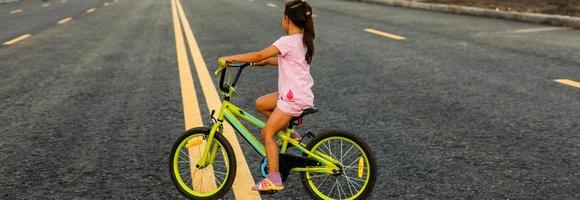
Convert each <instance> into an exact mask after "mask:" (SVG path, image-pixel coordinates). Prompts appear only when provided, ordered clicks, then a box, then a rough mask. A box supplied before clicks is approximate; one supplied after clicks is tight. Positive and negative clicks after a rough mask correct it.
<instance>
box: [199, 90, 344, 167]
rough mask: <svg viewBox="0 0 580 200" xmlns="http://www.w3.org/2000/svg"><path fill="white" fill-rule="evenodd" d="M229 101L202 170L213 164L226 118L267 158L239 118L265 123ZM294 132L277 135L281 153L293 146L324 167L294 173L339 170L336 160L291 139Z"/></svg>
mask: <svg viewBox="0 0 580 200" xmlns="http://www.w3.org/2000/svg"><path fill="white" fill-rule="evenodd" d="M232 89H233V88H232ZM234 92H235V91H234V90H230V93H229V94H226V97H229V96H233V93H234ZM228 99H229V98H225V99H224V101H223V104H222V107H221V109H220V112H219V114H218V116H217V122H216V123H215V124H214V125H213V126H212V127H211V130H210V133H209V135H208V136H207V142H206V145H205V148H204V151H203V154H202V156H201V158H200V161H199V162H198V163H199V166H198V167H200V168H203V167H206V166H208V165H209V164H211V163H213V160H214V158H215V154H216V151H217V146H215V145H211V144H212V143H213V139H214V136H215V134H216V133H220V134H221V131H222V130H221V129H222V125H223V121H224V118H225V119H226V120H227V121H228V123H229V124H231V125H232V126H233V127H234V129H236V131H237V132H238V133H239V134H240V135H241V136H242V137H243V138H244V139H245V140H246V141H247V142H248V143H249V144H250V145H251V146H252V147H253V148H254V149H255V150H256V151H257V152H258V154H260V156H262V157H265V156H266V150H265V148H264V146H263V145H262V144H261V143H260V141H259V140H257V139H256V138H255V137H254V136H253V135H252V134H251V133H250V132H249V131H248V129H247V128H246V127H245V126H244V125H243V124H242V123H240V121H239V120H238V117H239V118H241V119H243V120H244V121H247V122H250V123H251V124H252V125H254V126H256V127H258V128H260V129H261V128H264V126H265V124H264V122H263V121H261V120H260V119H258V118H256V117H254V116H253V115H251V114H250V113H248V112H246V111H244V110H242V109H240V108H239V107H237V106H236V105H234V104H232V103H231V102H229V100H228ZM292 132H293V129H287V130H286V131H285V132H279V133H278V134H277V137H278V138H279V139H280V140H281V142H282V147H281V148H280V153H286V150H287V148H288V145H292V146H294V147H296V148H297V149H298V150H299V151H301V152H303V153H305V154H307V155H308V156H309V157H310V158H312V159H314V160H317V161H318V162H320V163H321V164H322V165H323V166H320V167H305V168H300V167H298V168H293V169H292V171H298V172H317V173H329V174H332V173H335V172H336V171H337V170H339V167H338V166H337V165H336V164H334V163H338V161H336V160H335V159H334V158H332V157H330V156H328V155H326V154H324V153H321V152H318V151H315V152H311V151H309V150H308V149H306V147H305V146H304V145H303V144H300V142H298V141H296V140H294V139H291V138H290V135H291V134H292Z"/></svg>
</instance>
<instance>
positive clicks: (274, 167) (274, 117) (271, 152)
mask: <svg viewBox="0 0 580 200" xmlns="http://www.w3.org/2000/svg"><path fill="white" fill-rule="evenodd" d="M291 119H292V116H290V115H288V114H286V113H284V112H282V111H280V110H279V109H278V108H275V109H274V111H273V112H272V114H271V115H270V117H269V118H268V121H267V122H266V126H265V127H264V128H263V129H262V138H263V139H264V144H265V146H266V157H267V158H268V169H269V172H270V173H272V172H275V173H279V172H280V169H279V167H278V166H279V165H278V162H279V156H278V148H279V147H278V144H277V143H276V140H275V139H274V134H276V133H278V131H280V130H282V129H283V128H286V126H288V122H290V120H291Z"/></svg>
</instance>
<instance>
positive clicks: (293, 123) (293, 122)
mask: <svg viewBox="0 0 580 200" xmlns="http://www.w3.org/2000/svg"><path fill="white" fill-rule="evenodd" d="M316 112H318V108H316V107H310V108H307V109H305V110H304V111H302V114H300V116H298V117H292V120H290V125H289V126H288V127H290V128H292V127H293V126H300V125H302V124H303V123H304V120H302V118H303V117H304V116H306V115H309V114H314V113H316Z"/></svg>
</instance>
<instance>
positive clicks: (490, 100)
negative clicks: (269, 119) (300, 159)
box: [0, 0, 580, 199]
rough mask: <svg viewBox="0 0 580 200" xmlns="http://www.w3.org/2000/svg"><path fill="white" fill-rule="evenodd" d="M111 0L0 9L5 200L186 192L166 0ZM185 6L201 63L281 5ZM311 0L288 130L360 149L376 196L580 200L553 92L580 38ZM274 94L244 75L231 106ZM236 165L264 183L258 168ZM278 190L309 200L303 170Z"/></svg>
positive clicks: (577, 107)
mask: <svg viewBox="0 0 580 200" xmlns="http://www.w3.org/2000/svg"><path fill="white" fill-rule="evenodd" d="M105 2H106V1H96V0H90V1H89V0H68V2H67V3H60V2H59V1H54V2H52V1H51V4H52V5H51V6H49V7H42V6H41V4H42V3H41V2H40V1H26V0H24V1H22V2H20V3H13V4H6V5H0V42H5V41H7V40H9V39H11V38H14V37H16V36H18V35H22V34H32V36H31V37H30V38H28V39H26V40H23V41H20V42H18V43H15V44H12V45H9V46H1V47H0V70H1V71H0V99H1V101H0V138H1V139H0V199H176V198H180V195H179V194H178V192H177V191H176V190H175V188H174V187H173V185H172V183H171V180H170V178H169V172H168V169H167V164H166V163H167V159H168V154H169V150H170V148H171V145H172V144H173V142H174V140H175V139H176V138H177V137H178V136H179V135H180V133H181V132H182V131H183V129H184V119H183V105H182V102H181V91H180V88H181V86H180V81H179V73H178V68H177V60H176V46H175V35H174V34H175V33H174V31H173V24H172V15H171V14H172V13H171V6H170V1H169V0H119V1H118V2H112V1H110V2H111V3H110V5H109V6H106V7H104V6H103V3H105ZM182 3H183V6H184V10H185V13H186V15H187V16H188V19H189V22H190V23H191V28H192V29H193V32H194V34H195V37H196V39H197V42H198V44H199V47H200V49H201V52H202V54H203V57H204V59H205V61H207V64H208V66H209V67H210V70H213V68H212V67H213V63H214V61H215V60H216V58H218V57H219V56H223V55H229V54H235V53H242V52H247V51H252V50H257V49H260V48H262V47H265V46H268V45H270V44H271V43H272V42H273V41H275V40H276V39H277V38H278V37H280V36H281V35H282V34H283V31H282V28H281V25H280V19H281V17H282V9H283V1H279V0H253V1H248V0H212V1H207V0H188V1H182ZM311 3H312V5H313V7H314V9H315V10H314V14H316V19H315V20H316V28H317V47H318V53H317V55H316V57H315V58H314V62H313V65H312V74H313V76H314V78H315V86H314V93H315V96H316V99H315V103H316V104H317V106H318V107H319V108H320V112H319V113H317V114H315V115H312V117H309V118H307V120H306V124H305V125H304V126H303V127H301V128H299V130H302V131H305V130H312V131H314V132H317V131H319V130H322V129H329V128H333V129H344V130H348V131H352V132H355V133H357V134H358V135H359V136H361V137H363V138H364V139H365V140H366V141H368V142H369V144H370V145H371V147H372V148H373V150H374V151H375V154H376V158H377V159H378V160H377V161H378V165H379V178H378V181H377V185H376V187H375V189H374V191H373V194H372V196H371V198H372V199H385V198H391V199H579V198H580V192H579V191H580V155H579V154H580V134H579V133H580V120H579V119H580V88H577V87H573V86H568V85H564V84H560V83H558V82H555V81H554V80H555V79H570V80H575V81H580V71H579V70H578V69H579V68H580V53H579V52H580V45H578V44H580V37H579V35H580V34H579V33H580V31H578V30H571V29H552V28H550V27H545V26H541V25H534V24H527V23H519V22H512V21H504V20H496V19H487V18H477V17H470V16H461V15H451V14H444V13H434V12H426V11H418V10H410V9H402V8H395V7H385V6H379V5H373V4H364V3H357V2H350V1H340V0H316V1H313V2H311ZM268 4H269V5H268ZM19 5H20V7H19ZM57 5H58V6H57ZM52 6H54V7H52ZM92 7H94V8H96V11H94V12H92V13H86V9H88V8H92ZM15 9H23V11H22V12H21V13H18V14H9V13H8V14H6V13H7V12H10V11H12V10H15ZM45 9H46V10H45ZM48 9H54V10H52V11H49V10H48ZM31 10H35V11H34V12H32V11H31ZM28 11H31V13H28ZM70 16H74V17H73V20H71V21H70V22H68V23H65V24H62V25H57V21H58V20H60V19H62V18H65V17H70ZM367 28H372V29H376V30H380V31H384V32H388V33H391V34H396V35H399V36H403V37H405V40H393V39H391V38H389V37H383V36H379V35H376V34H372V33H369V32H366V31H364V30H365V29H367ZM547 28H550V29H547ZM192 63H193V62H192ZM192 75H193V78H194V80H195V83H196V84H195V86H196V88H197V93H198V100H199V103H200V105H199V107H200V110H201V113H202V116H204V118H205V116H208V115H209V114H208V111H207V109H206V108H207V106H206V102H205V98H203V95H204V94H203V93H201V87H200V84H199V81H198V80H197V73H195V67H193V66H192ZM214 81H216V80H215V79H214ZM275 89H276V70H275V69H273V68H270V69H268V68H264V69H255V70H247V71H245V72H244V75H243V77H242V79H241V80H240V82H239V84H238V88H237V91H238V95H237V96H236V97H235V99H234V102H235V103H237V104H239V105H242V107H245V108H247V110H252V106H253V103H254V101H255V98H257V97H258V96H260V95H262V94H265V93H268V92H272V91H274V90H275ZM205 119H207V118H205ZM205 122H207V120H206V121H205ZM253 130H255V129H253ZM242 148H244V149H248V148H249V146H248V145H246V144H245V143H243V142H242ZM245 155H246V158H248V160H247V161H248V164H249V166H250V167H252V168H254V169H253V171H252V173H253V174H254V179H256V180H258V179H259V178H260V177H259V175H258V170H257V166H258V164H259V161H260V159H259V158H258V157H257V156H256V155H257V154H256V153H254V152H253V151H252V150H248V151H246V152H245ZM288 186H289V187H288V188H287V190H286V191H285V192H283V193H278V194H275V195H272V196H262V198H263V199H295V198H306V197H307V195H306V191H305V190H304V189H303V188H302V186H301V185H300V184H299V182H298V177H297V176H296V177H291V179H290V182H289V183H288ZM248 187H250V186H248ZM231 198H233V195H232V194H228V195H227V196H226V199H231Z"/></svg>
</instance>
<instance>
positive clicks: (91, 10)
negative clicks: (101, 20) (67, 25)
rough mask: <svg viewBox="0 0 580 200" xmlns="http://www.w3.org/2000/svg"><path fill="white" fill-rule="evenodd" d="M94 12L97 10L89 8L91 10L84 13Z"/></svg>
mask: <svg viewBox="0 0 580 200" xmlns="http://www.w3.org/2000/svg"><path fill="white" fill-rule="evenodd" d="M95 10H97V9H96V8H91V9H88V10H87V11H85V12H86V13H92V12H95Z"/></svg>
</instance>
